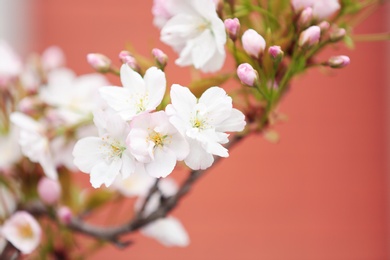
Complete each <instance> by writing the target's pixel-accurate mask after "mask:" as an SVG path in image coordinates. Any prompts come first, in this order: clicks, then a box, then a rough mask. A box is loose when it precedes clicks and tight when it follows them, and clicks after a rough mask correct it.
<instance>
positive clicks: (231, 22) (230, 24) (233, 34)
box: [223, 18, 240, 41]
mask: <svg viewBox="0 0 390 260" xmlns="http://www.w3.org/2000/svg"><path fill="white" fill-rule="evenodd" d="M223 23H224V24H225V28H226V31H227V32H228V34H229V37H230V39H232V40H233V41H235V40H236V39H237V34H238V31H239V30H240V21H239V20H238V19H237V18H233V19H230V18H228V19H226V20H225V21H224V22H223Z"/></svg>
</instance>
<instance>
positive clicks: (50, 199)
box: [38, 177, 61, 205]
mask: <svg viewBox="0 0 390 260" xmlns="http://www.w3.org/2000/svg"><path fill="white" fill-rule="evenodd" d="M38 195H39V198H40V199H41V200H42V201H43V202H44V203H45V204H47V205H54V204H55V203H57V202H58V200H59V198H60V197H61V186H60V184H59V182H58V181H55V180H52V179H49V178H47V177H43V178H41V179H40V180H39V182H38Z"/></svg>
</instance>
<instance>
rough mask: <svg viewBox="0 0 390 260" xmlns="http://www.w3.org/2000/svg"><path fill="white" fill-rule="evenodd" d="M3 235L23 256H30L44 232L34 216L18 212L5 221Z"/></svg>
mask: <svg viewBox="0 0 390 260" xmlns="http://www.w3.org/2000/svg"><path fill="white" fill-rule="evenodd" d="M1 233H2V236H4V237H5V238H6V239H7V240H8V241H9V242H10V243H11V244H12V245H13V246H14V247H16V248H17V249H19V250H20V251H21V252H22V253H23V254H29V253H31V252H32V251H34V250H35V249H36V248H37V247H38V245H39V242H40V240H41V233H42V231H41V227H40V226H39V224H38V222H37V221H36V220H35V218H34V217H33V216H31V215H30V214H29V213H28V212H26V211H18V212H15V214H13V215H12V216H11V217H10V218H9V219H8V220H7V221H5V223H4V225H3V227H2V229H1Z"/></svg>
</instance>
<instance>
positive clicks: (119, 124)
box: [73, 64, 245, 188]
mask: <svg viewBox="0 0 390 260" xmlns="http://www.w3.org/2000/svg"><path fill="white" fill-rule="evenodd" d="M120 77H121V82H122V85H123V87H117V86H108V87H101V88H100V89H99V93H100V96H101V98H102V102H101V107H100V108H98V109H97V110H96V111H95V113H94V122H95V125H96V127H97V128H98V132H99V136H98V137H97V136H93V137H85V138H83V139H81V140H80V141H78V142H77V143H76V145H75V147H74V150H73V155H74V157H75V159H74V163H75V164H76V166H77V167H79V169H80V170H81V171H83V172H85V173H89V174H90V178H91V183H92V186H93V187H95V188H97V187H100V186H101V185H102V184H105V185H106V186H107V187H108V186H110V185H111V184H112V183H113V182H114V181H115V179H116V178H117V176H118V175H120V176H122V178H123V179H125V178H127V177H129V176H130V175H132V174H134V172H145V173H146V174H148V175H150V176H152V177H155V178H160V177H166V176H168V175H169V174H170V173H171V172H172V171H173V169H174V168H175V166H176V163H177V161H183V160H184V162H185V164H186V165H187V166H189V167H190V168H191V169H193V170H198V169H206V168H208V167H210V166H211V165H212V163H213V161H214V158H213V155H218V156H222V157H227V156H228V152H227V149H226V148H224V147H223V146H222V144H226V143H227V142H228V141H229V140H228V134H226V133H225V132H239V131H242V130H243V129H244V127H245V117H244V115H243V114H242V113H241V112H240V111H238V110H237V109H234V108H232V99H231V98H230V97H229V96H227V94H226V92H225V91H224V90H223V89H222V88H220V87H213V88H209V89H208V90H206V91H205V92H204V93H203V94H202V96H201V97H200V98H199V99H197V98H196V97H195V96H194V95H193V94H192V93H191V91H190V90H189V89H188V88H186V87H183V86H180V85H177V84H174V85H173V86H172V87H171V92H170V97H171V102H172V104H170V105H168V106H167V107H166V109H165V111H156V108H157V107H158V106H159V105H160V103H161V101H162V99H163V97H164V94H165V91H166V79H165V74H164V72H163V71H161V70H159V69H157V68H156V67H151V68H149V69H148V70H147V71H146V72H145V75H144V77H143V78H142V77H141V75H140V74H138V73H137V72H136V71H134V70H132V69H131V68H130V67H129V66H128V65H127V64H123V65H122V66H121V69H120Z"/></svg>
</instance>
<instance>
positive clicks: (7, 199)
mask: <svg viewBox="0 0 390 260" xmlns="http://www.w3.org/2000/svg"><path fill="white" fill-rule="evenodd" d="M16 206H17V198H16V194H14V193H12V192H11V191H10V189H9V188H8V187H6V186H5V185H4V184H0V219H2V220H4V219H6V218H8V217H9V216H10V215H11V214H12V213H14V211H15V210H16ZM0 252H1V251H0Z"/></svg>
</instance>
